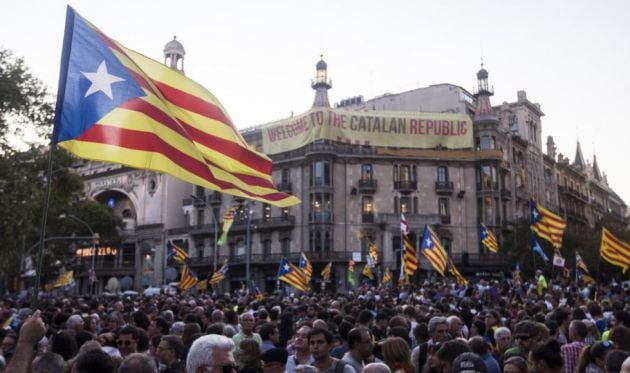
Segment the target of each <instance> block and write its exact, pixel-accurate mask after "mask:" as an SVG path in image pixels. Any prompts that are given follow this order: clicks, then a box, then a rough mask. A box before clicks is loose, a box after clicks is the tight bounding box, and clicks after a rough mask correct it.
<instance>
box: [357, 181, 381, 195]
mask: <svg viewBox="0 0 630 373" xmlns="http://www.w3.org/2000/svg"><path fill="white" fill-rule="evenodd" d="M358 186H359V192H362V193H374V192H375V191H376V187H377V183H376V180H374V179H359V183H358Z"/></svg>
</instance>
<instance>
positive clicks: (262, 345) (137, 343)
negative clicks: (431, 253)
mask: <svg viewBox="0 0 630 373" xmlns="http://www.w3.org/2000/svg"><path fill="white" fill-rule="evenodd" d="M535 284H536V282H535V281H533V282H532V283H531V285H530V284H527V283H524V284H523V285H522V286H511V285H510V284H509V283H508V282H497V281H490V282H488V281H485V280H480V281H476V282H474V283H472V282H471V283H469V284H468V285H461V286H459V285H456V284H454V283H450V282H448V281H445V282H438V283H424V284H422V285H417V286H407V287H404V288H392V287H380V288H374V287H370V286H365V285H364V286H359V287H357V288H356V289H353V292H350V293H344V294H326V293H319V294H317V293H312V294H310V293H309V294H301V293H300V294H280V293H277V294H268V295H266V296H265V297H264V298H263V299H261V298H260V297H258V298H256V297H255V296H253V295H250V294H248V293H245V292H243V291H238V292H235V293H233V294H230V293H227V294H220V295H217V294H201V295H196V296H193V295H190V294H186V293H185V294H179V295H167V294H163V295H158V296H153V297H143V296H141V295H139V296H133V297H108V298H103V297H98V296H97V297H42V298H41V299H40V301H39V304H38V309H37V310H32V309H31V308H30V304H29V302H28V300H18V299H14V298H11V297H6V298H4V299H3V301H2V305H1V307H0V322H1V323H2V325H3V328H2V329H1V331H0V340H1V341H2V343H1V346H0V349H1V359H0V372H2V371H3V372H11V373H13V372H38V373H39V372H49V373H62V372H76V373H83V372H96V373H100V372H103V373H112V372H121V373H126V372H133V373H144V372H147V373H149V372H151V373H154V372H165V373H166V372H169V373H180V372H186V373H232V372H238V373H261V372H265V373H283V372H289V373H293V372H298V373H316V372H325V373H360V372H367V373H434V372H445V373H446V372H454V373H474V372H488V373H500V372H504V373H526V372H550V373H555V372H563V373H602V372H615V373H617V372H626V373H630V288H628V287H627V286H625V287H624V286H621V285H619V284H611V285H607V286H600V287H598V288H596V287H594V286H593V285H588V286H585V287H581V288H578V287H576V286H570V285H567V286H565V287H563V286H559V285H551V286H549V288H547V289H545V290H544V291H543V292H542V293H540V292H538V291H536V286H535Z"/></svg>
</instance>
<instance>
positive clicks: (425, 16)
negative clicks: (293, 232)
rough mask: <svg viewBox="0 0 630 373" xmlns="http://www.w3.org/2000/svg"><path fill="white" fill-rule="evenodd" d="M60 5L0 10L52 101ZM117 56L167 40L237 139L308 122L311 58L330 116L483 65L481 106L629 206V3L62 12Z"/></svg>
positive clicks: (124, 5) (7, 35)
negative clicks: (521, 112) (117, 50)
mask: <svg viewBox="0 0 630 373" xmlns="http://www.w3.org/2000/svg"><path fill="white" fill-rule="evenodd" d="M66 4H68V3H66V2H64V1H58V0H49V1H44V0H40V1H34V0H33V1H29V0H22V1H8V0H4V1H2V5H1V8H0V9H2V16H1V19H2V21H1V22H0V35H2V36H1V37H0V45H2V46H3V47H5V48H9V49H11V50H13V51H14V52H15V53H16V54H17V55H19V56H23V57H24V58H25V60H26V63H27V64H28V65H29V66H30V67H31V70H32V71H33V73H34V74H35V75H36V76H38V77H39V78H40V79H42V80H43V81H44V82H45V83H46V84H47V85H49V86H50V87H51V88H52V90H56V86H57V79H58V73H59V58H60V54H61V44H62V37H63V27H64V17H65V11H66ZM69 4H70V5H72V6H73V7H74V8H75V9H76V10H77V11H78V12H79V13H80V14H81V15H83V16H84V17H85V18H87V19H88V20H90V21H91V22H92V23H94V24H95V25H96V26H97V27H99V28H100V29H101V30H102V31H104V32H105V33H106V34H108V35H109V36H110V37H112V38H114V39H116V40H118V41H119V42H121V43H122V44H124V45H125V46H127V47H129V48H132V49H135V50H137V51H139V52H142V53H144V54H145V55H147V56H150V57H153V58H155V59H158V60H160V61H162V60H163V53H162V50H163V48H164V45H165V44H166V43H167V42H168V41H169V40H171V39H172V37H173V35H177V38H178V40H179V41H181V42H182V43H183V45H184V47H185V48H186V52H187V54H186V62H185V70H186V74H187V75H188V76H189V77H191V78H193V79H195V80H197V81H198V82H199V83H201V84H202V85H204V86H205V87H206V88H208V89H210V90H211V91H212V92H213V93H214V94H215V95H216V96H217V97H218V98H219V99H220V100H221V102H222V103H223V105H224V106H225V107H226V109H227V110H228V112H229V113H230V115H231V116H232V119H233V120H234V122H235V123H236V125H237V126H238V127H239V128H243V127H248V126H252V125H257V124H261V123H265V122H269V121H272V120H276V119H281V118H284V117H287V116H289V115H290V113H291V111H293V112H295V113H296V114H297V113H301V112H303V111H305V110H307V109H308V108H309V107H310V106H311V104H312V100H313V91H312V90H311V88H310V79H311V78H312V77H313V76H314V74H315V63H316V62H317V61H318V59H319V55H320V53H323V54H324V59H325V60H326V62H327V63H328V73H329V76H330V77H331V78H332V79H333V89H331V90H330V92H329V97H330V100H331V102H338V101H340V100H341V99H343V98H347V97H350V96H355V95H359V94H361V95H363V96H364V97H365V98H366V99H368V98H371V97H374V96H377V95H381V94H383V93H386V92H392V93H395V92H401V91H405V90H409V89H413V88H417V87H422V86H427V85H430V84H436V83H451V84H456V85H460V86H462V87H464V88H466V89H468V90H472V87H473V86H474V85H475V83H476V77H475V73H476V71H477V70H478V69H479V62H480V57H481V56H483V59H484V61H485V67H486V68H487V69H488V71H489V72H490V84H492V85H493V86H494V89H495V96H494V97H493V98H492V102H493V104H499V103H501V102H503V101H515V100H516V92H517V91H518V90H525V91H527V95H528V98H529V99H530V100H531V101H533V102H538V103H540V105H541V109H542V110H543V112H544V113H545V114H546V115H545V117H544V118H543V121H542V125H543V142H544V139H545V138H546V137H547V136H548V135H552V136H553V137H554V139H555V141H556V144H557V146H558V150H559V152H561V153H563V154H565V155H567V156H569V157H570V158H571V159H573V157H574V155H575V146H576V141H577V140H578V139H579V140H580V141H581V143H582V149H583V151H584V155H585V157H586V158H587V159H589V160H592V159H593V154H597V159H598V163H599V166H600V169H601V170H602V171H604V172H606V173H607V174H608V180H609V183H610V185H611V186H612V187H613V188H614V189H615V191H617V192H618V193H619V194H620V195H621V196H622V197H623V198H624V199H625V201H626V203H630V167H629V166H628V161H627V159H628V158H629V153H628V152H627V151H626V150H627V149H628V148H629V146H630V130H629V129H628V126H629V125H630V121H629V119H628V118H626V116H627V115H628V114H627V113H625V112H624V111H623V110H625V108H627V107H628V105H629V104H630V48H629V45H630V2H629V1H602V2H593V1H519V2H515V1H481V0H480V1H431V2H426V1H389V2H385V1H382V0H380V1H372V0H367V1H366V0H362V1H345V0H335V1H328V0H320V1H308V2H307V1H289V0H286V1H279V0H265V1H260V0H258V1H184V0H178V1H162V0H158V1H132V0H127V1H118V0H108V1H87V0H86V1H70V2H69Z"/></svg>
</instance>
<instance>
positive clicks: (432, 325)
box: [411, 316, 450, 372]
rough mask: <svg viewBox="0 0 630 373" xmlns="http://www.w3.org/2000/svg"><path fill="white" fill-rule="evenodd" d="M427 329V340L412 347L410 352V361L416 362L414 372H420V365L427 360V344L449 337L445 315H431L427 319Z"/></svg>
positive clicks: (445, 339) (442, 340)
mask: <svg viewBox="0 0 630 373" xmlns="http://www.w3.org/2000/svg"><path fill="white" fill-rule="evenodd" d="M427 329H428V330H429V340H428V341H426V342H424V343H423V344H421V345H420V346H418V347H416V348H414V349H413V351H412V354H411V361H412V362H413V363H414V364H416V372H421V371H422V367H423V366H424V364H425V363H426V362H427V355H428V354H427V352H428V350H429V346H431V345H432V344H435V343H443V342H446V341H448V340H449V339H450V335H449V334H448V330H449V326H448V322H447V321H446V317H442V316H433V317H432V318H431V319H430V320H429V325H428V326H427Z"/></svg>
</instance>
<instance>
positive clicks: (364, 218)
mask: <svg viewBox="0 0 630 373" xmlns="http://www.w3.org/2000/svg"><path fill="white" fill-rule="evenodd" d="M361 222H363V223H374V214H372V213H369V214H366V213H363V214H361Z"/></svg>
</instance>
